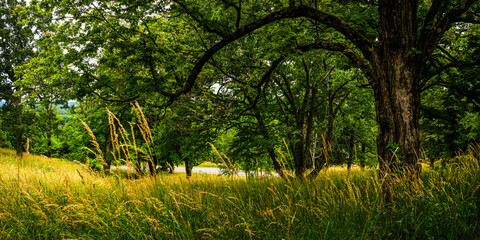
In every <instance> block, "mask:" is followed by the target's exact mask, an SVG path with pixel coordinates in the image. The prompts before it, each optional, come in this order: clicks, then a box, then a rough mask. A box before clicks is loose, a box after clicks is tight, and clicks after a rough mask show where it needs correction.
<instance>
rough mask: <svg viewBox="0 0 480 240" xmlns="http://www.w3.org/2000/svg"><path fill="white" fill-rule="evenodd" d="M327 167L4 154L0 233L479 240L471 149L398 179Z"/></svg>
mask: <svg viewBox="0 0 480 240" xmlns="http://www.w3.org/2000/svg"><path fill="white" fill-rule="evenodd" d="M377 179H378V178H377V177H376V171H375V170H373V169H367V170H365V171H361V170H360V169H359V168H354V169H352V170H351V171H346V170H344V169H342V168H329V169H328V170H327V171H326V172H322V173H321V174H320V175H319V177H318V178H317V179H316V180H315V181H312V182H306V183H299V182H296V181H285V180H282V179H279V178H256V179H253V178H242V177H237V178H233V177H228V178H227V177H221V176H210V175H194V176H193V177H192V178H190V179H189V180H187V179H186V178H185V176H184V175H168V174H165V175H158V176H157V177H156V178H151V177H144V178H140V179H135V180H134V179H128V178H125V177H123V175H122V174H117V173H115V172H114V173H113V174H112V175H111V176H108V177H102V176H100V175H99V174H98V173H94V172H91V171H89V170H88V169H87V168H85V166H83V165H81V164H79V163H75V162H70V161H65V160H60V159H49V158H46V157H40V156H33V155H26V156H25V157H24V158H23V159H17V158H16V157H15V154H14V152H12V151H9V150H0V239H479V238H480V212H479V206H480V168H479V161H478V159H476V158H474V157H473V154H467V155H465V156H464V157H462V158H459V159H458V162H457V163H452V164H448V165H446V166H443V167H439V169H437V170H428V169H425V170H424V171H423V173H422V176H421V178H420V179H419V180H417V181H415V182H413V183H408V184H406V183H402V182H398V183H397V184H396V185H395V187H394V192H395V194H394V196H393V198H392V202H390V203H386V202H385V201H384V200H383V198H382V197H381V194H380V193H381V187H380V183H379V182H378V180H377Z"/></svg>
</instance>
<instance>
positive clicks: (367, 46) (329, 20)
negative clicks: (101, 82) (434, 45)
mask: <svg viewBox="0 0 480 240" xmlns="http://www.w3.org/2000/svg"><path fill="white" fill-rule="evenodd" d="M300 17H306V18H310V19H313V20H315V21H317V22H319V23H322V24H325V25H327V26H330V27H333V28H334V29H336V30H337V31H339V32H340V33H342V34H343V35H344V36H345V37H346V38H347V39H349V40H350V41H351V42H352V43H353V44H354V45H355V46H356V47H357V48H358V49H359V50H360V51H361V52H362V54H363V55H364V56H365V57H366V58H367V59H368V58H369V57H370V56H371V55H372V51H373V50H372V49H373V44H372V43H371V42H370V41H369V40H368V39H367V38H366V37H364V36H363V35H362V34H361V33H360V32H359V31H357V30H356V29H355V28H353V27H351V26H350V25H349V24H348V23H346V22H345V21H343V20H342V19H340V18H338V17H336V16H334V15H331V14H328V13H325V12H322V11H319V10H316V9H314V8H311V7H308V6H303V5H302V6H295V7H289V8H287V9H284V10H281V11H277V12H274V13H271V14H269V15H267V16H265V17H264V18H261V19H258V20H256V21H254V22H252V23H250V24H247V25H245V26H243V27H240V28H238V29H237V30H236V31H235V32H233V33H232V34H230V35H228V36H227V37H225V38H224V39H223V40H221V41H220V42H218V43H216V44H215V45H213V46H212V47H210V48H209V49H208V50H207V51H206V52H205V53H204V54H203V56H202V57H201V58H200V59H199V60H197V62H196V63H195V65H194V67H193V69H192V70H191V71H190V74H189V76H188V77H187V79H186V80H185V84H184V85H183V87H182V88H180V89H178V90H176V91H175V92H167V91H163V92H162V94H163V95H165V96H167V97H170V98H176V97H178V96H180V95H181V94H184V93H187V92H189V91H190V90H191V89H192V87H193V85H194V83H195V80H196V78H197V76H198V74H200V72H201V71H202V69H203V66H204V65H205V64H206V63H207V62H208V61H209V59H210V58H211V57H213V55H214V54H215V53H217V52H218V51H220V50H221V49H222V48H224V47H225V46H227V45H228V44H230V43H232V42H233V41H235V40H237V39H240V38H242V37H244V36H245V35H247V34H249V33H251V32H253V31H255V30H257V29H259V28H262V27H263V26H266V25H268V24H270V23H273V22H275V21H278V20H281V19H287V18H300Z"/></svg>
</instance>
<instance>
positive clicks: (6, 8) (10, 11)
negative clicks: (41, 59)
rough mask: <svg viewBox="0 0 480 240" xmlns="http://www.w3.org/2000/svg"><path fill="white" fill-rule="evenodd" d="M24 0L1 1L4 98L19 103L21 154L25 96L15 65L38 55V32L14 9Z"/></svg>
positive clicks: (0, 68)
mask: <svg viewBox="0 0 480 240" xmlns="http://www.w3.org/2000/svg"><path fill="white" fill-rule="evenodd" d="M25 4H26V3H25V1H22V0H5V1H2V2H1V3H0V83H1V84H2V94H1V95H2V96H1V97H2V99H3V100H6V101H7V102H11V103H12V104H13V105H15V108H14V111H15V114H14V115H15V118H16V123H15V128H16V129H15V132H16V135H15V139H16V140H15V141H16V144H15V148H16V150H17V156H20V157H21V156H22V154H23V144H22V137H23V132H24V130H23V124H22V107H21V102H22V96H21V95H20V94H19V93H17V92H16V91H17V89H16V88H15V87H14V86H13V84H14V83H15V82H17V81H18V79H19V76H16V75H15V71H14V68H15V67H16V66H20V65H21V64H23V63H25V61H26V60H28V59H29V58H30V57H32V56H33V55H34V51H33V41H34V37H33V36H34V35H33V31H32V29H31V26H27V25H22V24H19V23H18V22H19V21H20V18H19V16H18V15H17V14H16V13H15V12H14V10H15V8H16V7H19V6H25Z"/></svg>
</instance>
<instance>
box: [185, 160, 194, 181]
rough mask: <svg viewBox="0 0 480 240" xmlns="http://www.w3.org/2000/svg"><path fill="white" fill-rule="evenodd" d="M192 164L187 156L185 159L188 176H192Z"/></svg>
mask: <svg viewBox="0 0 480 240" xmlns="http://www.w3.org/2000/svg"><path fill="white" fill-rule="evenodd" d="M192 168H193V166H192V164H191V163H190V160H189V159H188V158H187V159H185V173H186V174H187V178H190V177H192Z"/></svg>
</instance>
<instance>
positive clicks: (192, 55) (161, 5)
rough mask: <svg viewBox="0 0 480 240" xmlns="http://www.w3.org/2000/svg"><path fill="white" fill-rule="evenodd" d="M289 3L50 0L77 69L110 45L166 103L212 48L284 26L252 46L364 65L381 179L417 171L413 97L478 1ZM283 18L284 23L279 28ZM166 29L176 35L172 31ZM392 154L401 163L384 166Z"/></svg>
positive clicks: (193, 82)
mask: <svg viewBox="0 0 480 240" xmlns="http://www.w3.org/2000/svg"><path fill="white" fill-rule="evenodd" d="M297 3H298V2H297V1H288V3H287V2H286V1H275V2H271V1H256V2H248V3H247V2H243V1H239V2H232V1H214V2H212V1H198V0H196V1H187V0H186V1H184V0H175V1H173V3H170V2H155V3H150V2H146V1H145V2H143V1H136V2H134V3H124V2H122V3H119V2H116V1H104V2H102V3H98V2H93V3H91V2H88V3H85V2H79V3H77V2H76V4H74V7H73V8H72V4H70V1H68V0H65V1H60V2H56V3H55V4H57V5H56V6H57V8H58V11H57V12H58V13H59V14H64V16H66V15H67V14H70V15H72V16H73V18H74V19H75V20H73V21H65V23H64V24H63V26H62V28H61V29H63V30H65V31H64V33H65V34H60V36H61V37H60V38H59V39H62V38H63V39H67V40H71V39H76V40H78V41H77V42H76V43H80V45H78V47H79V48H81V49H89V51H88V52H85V51H83V50H82V51H78V54H77V55H76V56H78V57H79V58H78V59H80V60H83V62H82V61H77V63H78V66H81V65H82V64H83V65H89V64H85V62H86V61H85V60H87V59H89V58H92V56H100V55H101V54H100V53H98V52H99V51H98V50H101V49H105V48H111V49H112V53H117V54H119V55H121V54H125V55H122V56H124V59H125V61H126V62H127V63H131V64H132V65H134V64H133V63H135V64H136V65H140V66H141V69H140V70H139V71H138V72H137V73H143V74H142V75H141V76H144V77H145V78H144V79H143V80H142V83H147V84H144V85H143V86H151V87H153V88H152V89H156V91H157V92H159V93H161V94H162V95H164V96H166V97H168V98H170V100H171V101H170V102H172V101H173V100H175V99H176V98H178V97H179V96H181V95H182V94H185V93H188V92H190V91H192V89H193V88H194V87H195V86H198V85H201V84H200V82H201V81H199V79H202V76H200V77H199V74H200V73H201V72H202V71H204V68H205V67H206V66H207V67H206V68H208V66H209V65H211V62H212V61H211V60H212V59H214V57H215V56H216V55H218V54H222V52H223V51H224V50H225V49H228V47H229V46H230V45H232V44H235V42H237V41H239V40H241V39H244V38H246V37H248V36H251V35H253V34H255V33H256V32H258V31H257V30H260V29H280V30H282V31H277V34H266V35H265V37H273V38H270V39H266V38H265V39H263V40H262V41H257V42H258V43H260V44H262V47H261V48H257V49H255V50H260V51H261V52H264V53H266V52H268V49H270V51H272V50H271V49H275V50H283V49H285V50H288V51H291V50H292V49H294V48H297V47H299V46H305V45H309V46H312V48H311V49H318V48H321V49H325V50H329V51H335V52H340V53H342V54H343V55H344V56H346V57H347V58H349V59H350V61H351V62H352V64H354V65H355V66H357V67H358V68H360V69H361V70H362V71H363V74H364V75H365V77H366V78H367V79H368V80H369V85H370V86H371V87H372V89H373V92H374V96H375V108H376V120H377V124H378V135H377V151H378V159H379V163H380V176H381V177H384V176H385V175H386V173H387V172H389V171H390V170H394V171H395V172H404V173H409V172H414V171H416V170H417V169H418V165H417V156H418V154H419V147H420V137H419V117H420V94H421V90H422V88H423V86H424V85H425V84H426V83H428V81H429V79H430V78H431V71H430V70H431V69H430V68H429V66H431V65H432V62H433V61H434V60H435V59H436V56H435V54H434V53H436V52H437V51H438V50H437V48H438V46H439V44H440V43H441V41H442V39H443V38H444V36H445V34H446V33H447V31H449V29H454V28H455V26H457V24H458V23H459V22H472V23H475V22H478V21H477V18H478V17H477V16H476V15H475V11H476V10H477V8H478V1H477V0H457V1H442V0H433V1H425V2H423V1H421V2H419V1H414V0H378V1H372V0H363V1H356V2H354V3H353V2H349V1H326V2H323V1H322V2H320V3H318V2H317V1H314V2H309V3H307V4H303V3H302V1H300V2H299V3H298V4H297ZM139 10H141V11H139ZM169 16H175V17H169ZM81 24H86V25H87V26H90V28H85V27H82V25H81ZM284 25H285V26H289V27H290V26H292V27H290V28H281V27H279V26H284ZM296 25H299V26H302V27H299V28H295V26H296ZM172 27H176V28H175V29H176V30H181V33H180V34H177V33H174V31H172ZM273 32H274V31H272V33H273ZM68 36H70V38H68ZM172 39H175V40H176V41H172ZM257 39H262V38H260V37H259V38H257ZM65 42H68V41H66V40H65ZM97 43H98V44H97ZM180 45H181V46H180ZM75 46H77V45H75ZM87 46H93V48H87ZM138 49H141V51H138ZM113 50H115V51H113ZM240 50H241V49H240ZM250 50H251V49H250ZM308 50H309V49H306V51H308ZM100 52H101V51H100ZM279 52H282V51H279ZM294 53H295V52H294ZM297 53H298V52H297ZM272 55H274V54H272ZM166 56H168V58H167V57H166ZM269 57H270V56H269ZM167 59H170V60H167ZM171 59H174V60H171ZM272 59H275V58H271V57H270V58H266V57H265V58H264V60H266V61H270V62H265V64H267V65H271V63H272V61H273V60H272ZM139 63H140V64H139ZM90 65H91V64H90ZM180 66H181V67H180ZM446 67H447V68H448V66H446ZM82 69H85V68H82ZM439 70H444V68H442V67H441V68H439ZM85 75H88V71H85ZM93 82H95V81H93ZM96 82H100V81H96ZM392 146H397V147H396V149H392ZM400 156H401V157H400ZM395 158H398V160H400V164H390V163H392V162H396V161H391V160H392V159H395Z"/></svg>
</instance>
